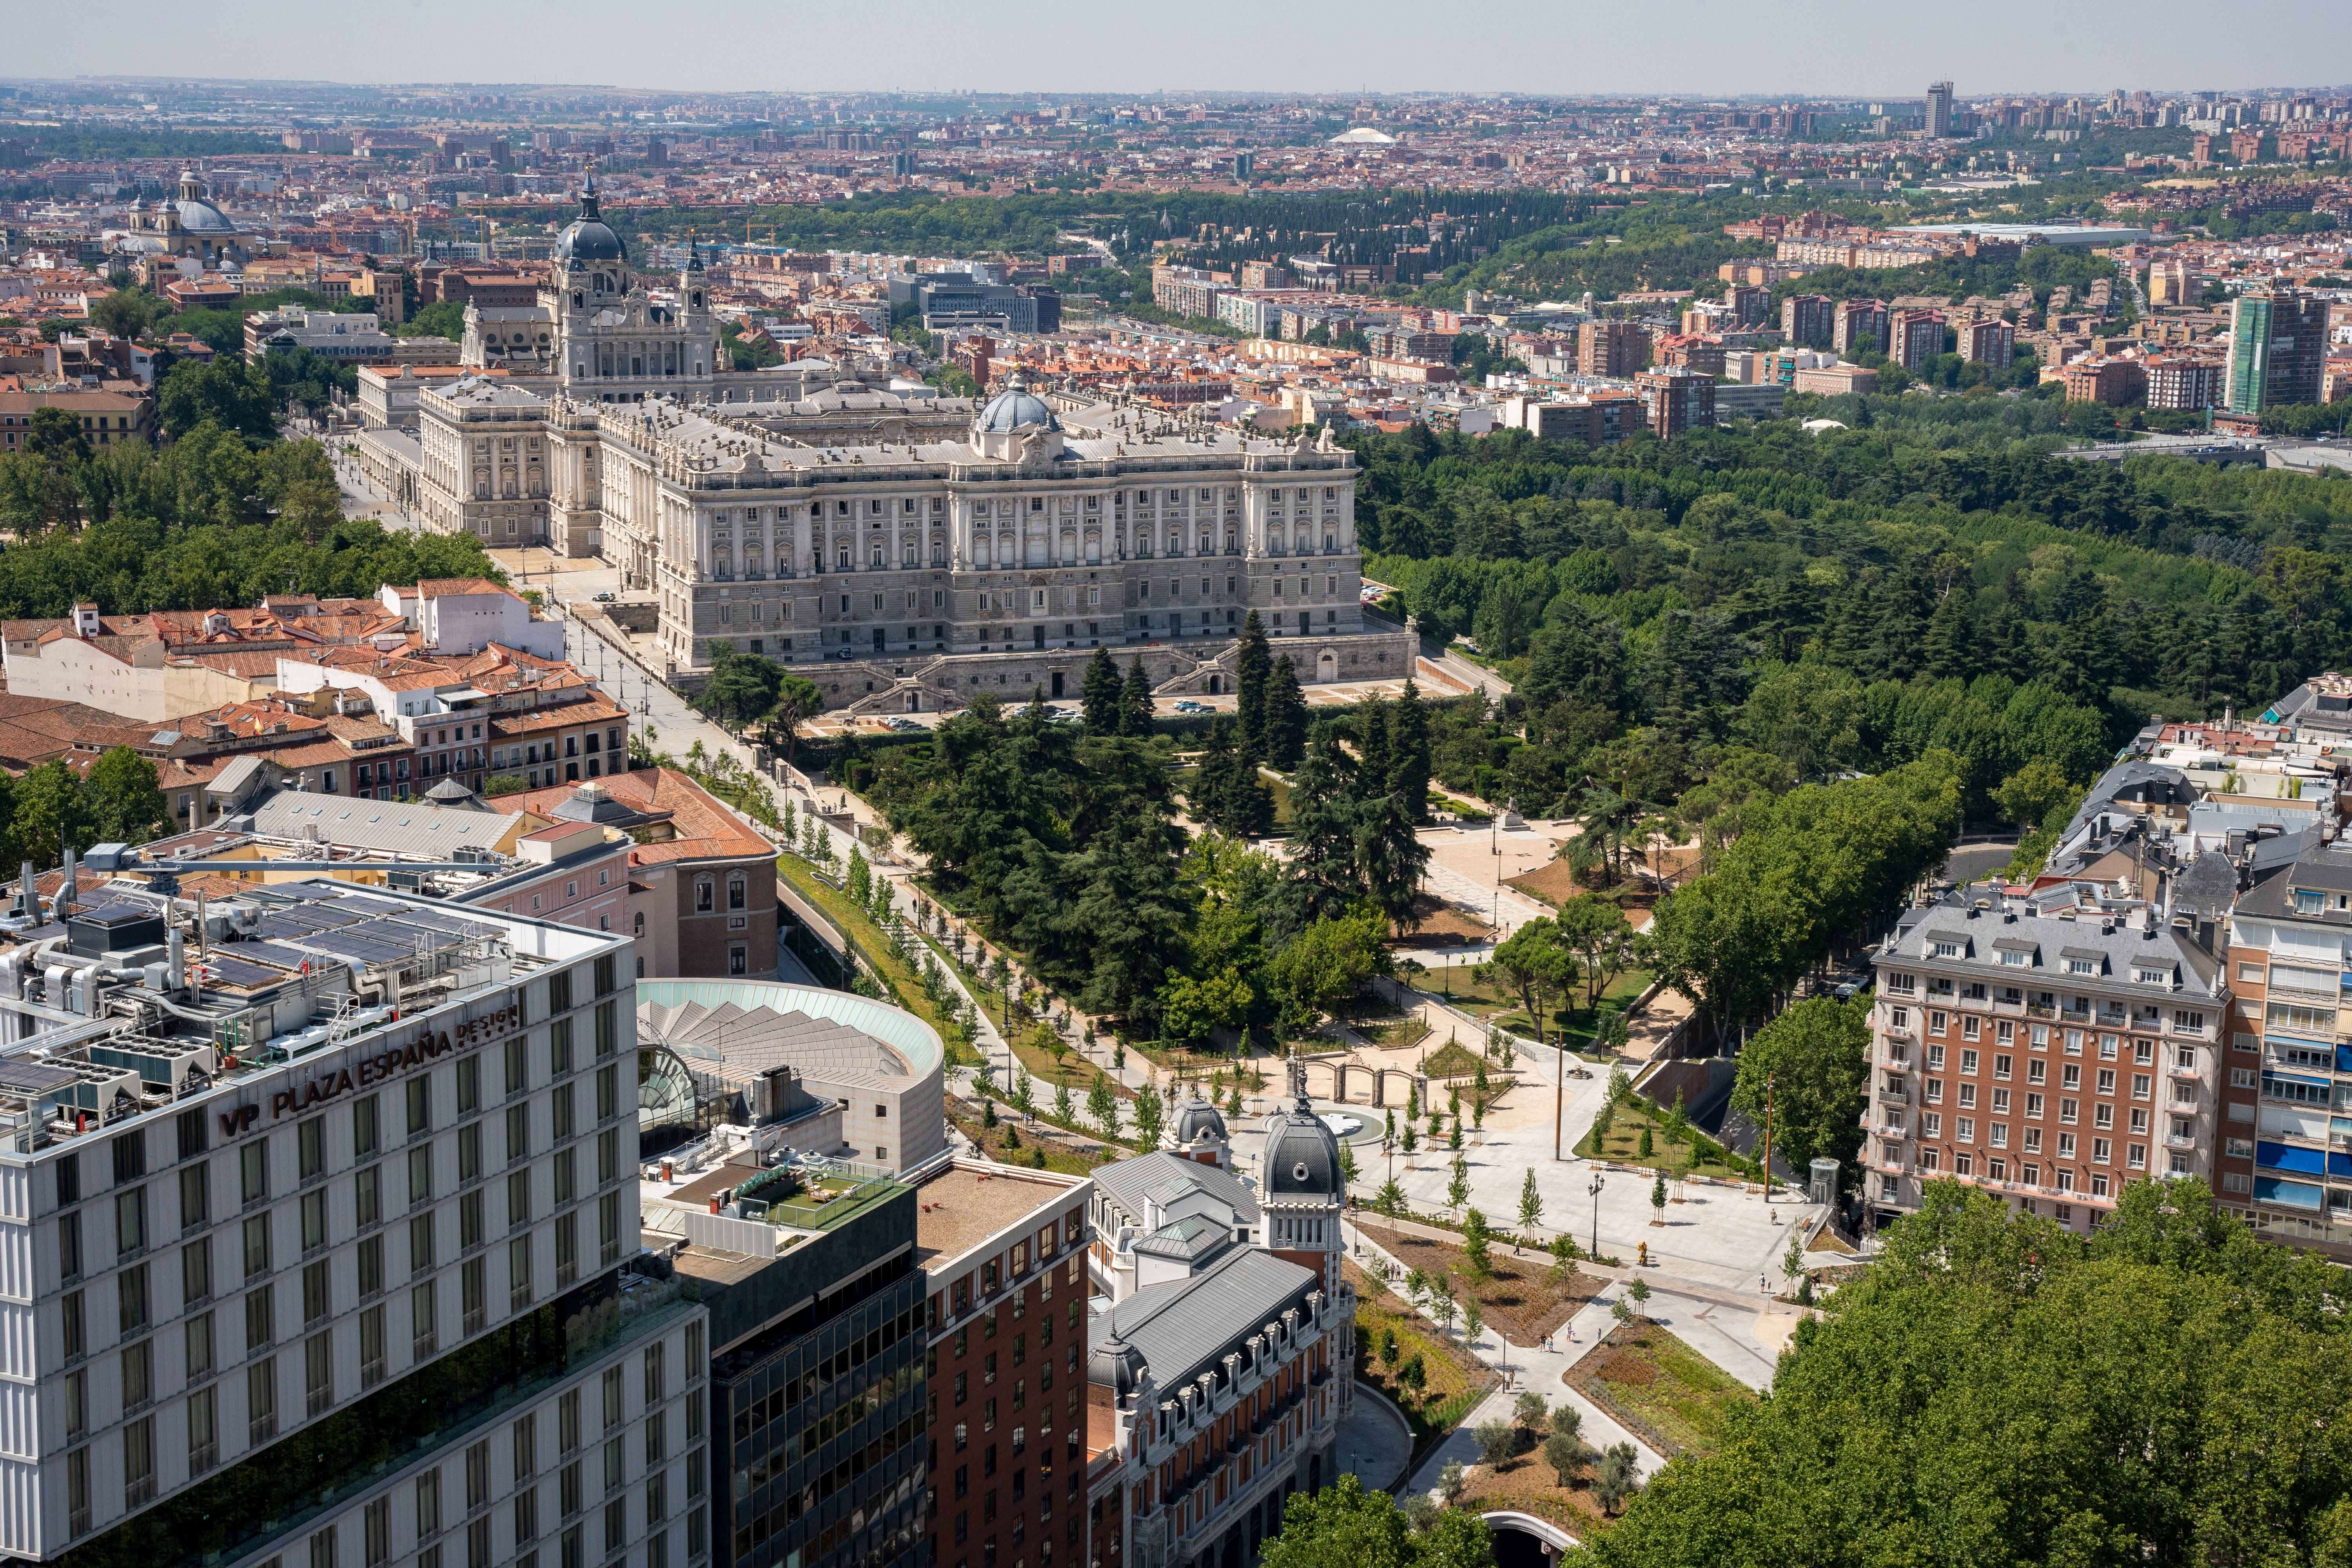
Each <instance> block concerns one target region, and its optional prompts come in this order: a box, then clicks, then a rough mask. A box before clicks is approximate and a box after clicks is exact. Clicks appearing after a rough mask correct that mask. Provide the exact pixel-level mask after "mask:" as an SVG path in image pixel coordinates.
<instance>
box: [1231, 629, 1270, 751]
mask: <svg viewBox="0 0 2352 1568" xmlns="http://www.w3.org/2000/svg"><path fill="white" fill-rule="evenodd" d="M1273 671H1274V656H1273V654H1271V653H1270V652H1268V651H1267V648H1266V643H1265V627H1263V626H1259V625H1258V620H1257V612H1256V611H1255V610H1252V611H1251V612H1250V613H1249V616H1248V618H1247V619H1245V620H1244V621H1243V622H1242V640H1241V643H1240V646H1239V647H1237V648H1236V649H1235V650H1234V691H1235V692H1237V693H1238V694H1239V695H1240V698H1241V701H1240V705H1239V706H1240V715H1241V751H1242V755H1243V756H1244V757H1247V758H1249V759H1250V760H1252V761H1253V762H1263V761H1265V756H1266V747H1265V682H1266V677H1267V676H1269V675H1271V674H1272V673H1273Z"/></svg>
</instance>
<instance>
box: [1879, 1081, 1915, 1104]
mask: <svg viewBox="0 0 2352 1568" xmlns="http://www.w3.org/2000/svg"><path fill="white" fill-rule="evenodd" d="M1878 1098H1879V1099H1880V1100H1892V1101H1893V1102H1894V1103H1895V1104H1897V1105H1908V1104H1910V1103H1911V1090H1910V1089H1909V1088H1908V1087H1907V1086H1906V1085H1904V1084H1901V1083H1881V1084H1880V1085H1879V1086H1878Z"/></svg>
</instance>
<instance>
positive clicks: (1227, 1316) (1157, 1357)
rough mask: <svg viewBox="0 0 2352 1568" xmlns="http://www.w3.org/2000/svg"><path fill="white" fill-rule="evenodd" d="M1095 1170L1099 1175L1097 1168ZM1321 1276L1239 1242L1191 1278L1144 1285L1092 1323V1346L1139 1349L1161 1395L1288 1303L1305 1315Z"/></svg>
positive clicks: (1233, 1346) (1089, 1339)
mask: <svg viewBox="0 0 2352 1568" xmlns="http://www.w3.org/2000/svg"><path fill="white" fill-rule="evenodd" d="M1099 1174H1100V1173H1097V1175H1099ZM1321 1283H1322V1279H1321V1276H1319V1275H1318V1274H1317V1273H1316V1272H1315V1271H1314V1270H1313V1269H1311V1268H1303V1267H1301V1266H1300V1265H1298V1264H1296V1263H1293V1262H1291V1261H1290V1260H1288V1259H1287V1258H1277V1257H1276V1256H1275V1255H1274V1254H1273V1253H1271V1252H1263V1251H1260V1250H1259V1249H1258V1248H1256V1247H1236V1248H1234V1250H1233V1251H1232V1252H1229V1253H1227V1254H1226V1255H1225V1256H1224V1257H1223V1258H1218V1259H1217V1260H1216V1261H1215V1262H1213V1263H1212V1264H1210V1265H1209V1266H1208V1267H1207V1268H1204V1269H1202V1271H1201V1272H1200V1273H1198V1274H1195V1275H1193V1276H1192V1277H1191V1278H1190V1279H1176V1280H1171V1281H1170V1282H1169V1283H1168V1284H1165V1285H1147V1286H1145V1287H1144V1288H1143V1289H1140V1290H1138V1291H1137V1292H1136V1293H1135V1294H1134V1295H1132V1296H1129V1298H1128V1299H1127V1300H1124V1301H1121V1302H1120V1303H1118V1305H1117V1306H1115V1307H1113V1308H1111V1309H1110V1310H1108V1311H1107V1312H1104V1313H1102V1314H1100V1315H1099V1316H1097V1318H1095V1320H1094V1321H1092V1322H1091V1323H1089V1324H1088V1325H1087V1345H1088V1347H1089V1349H1090V1351H1091V1350H1092V1349H1093V1348H1095V1347H1099V1346H1102V1345H1104V1344H1106V1343H1107V1342H1108V1341H1110V1340H1113V1339H1118V1340H1123V1341H1125V1342H1127V1343H1128V1344H1129V1345H1130V1346H1132V1347H1134V1349H1135V1350H1136V1351H1137V1352H1140V1353H1141V1355H1142V1357H1143V1360H1144V1363H1145V1364H1146V1365H1147V1366H1149V1367H1150V1369H1151V1376H1152V1380H1153V1381H1154V1382H1156V1383H1157V1384H1159V1385H1160V1391H1161V1393H1162V1394H1166V1393H1168V1392H1169V1391H1171V1390H1172V1389H1174V1388H1176V1387H1178V1386H1180V1385H1181V1384H1185V1383H1189V1382H1191V1381H1192V1379H1193V1378H1195V1377H1198V1376H1199V1375H1200V1374H1201V1373H1204V1372H1207V1371H1209V1370H1210V1369H1212V1368H1213V1367H1215V1366H1216V1364H1217V1363H1218V1362H1219V1361H1220V1360H1221V1359H1223V1356H1224V1355H1225V1353H1226V1352H1229V1351H1233V1350H1235V1349H1238V1348H1239V1347H1240V1346H1241V1345H1242V1344H1244V1343H1245V1342H1247V1341H1248V1339H1249V1337H1250V1336H1251V1335H1252V1334H1254V1333H1256V1332H1257V1331H1259V1330H1260V1329H1262V1328H1264V1327H1265V1325H1266V1324H1268V1323H1270V1322H1279V1321H1281V1320H1282V1314H1283V1311H1284V1310H1286V1309H1287V1308H1291V1307H1297V1309H1299V1313H1300V1316H1302V1317H1304V1316H1305V1315H1306V1307H1307V1292H1308V1291H1310V1290H1314V1289H1318V1288H1319V1287H1320V1286H1321Z"/></svg>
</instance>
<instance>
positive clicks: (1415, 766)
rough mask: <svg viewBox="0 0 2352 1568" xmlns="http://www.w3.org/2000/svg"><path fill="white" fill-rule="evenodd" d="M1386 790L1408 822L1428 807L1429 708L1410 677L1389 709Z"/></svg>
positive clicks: (1417, 818) (1418, 819) (1417, 819)
mask: <svg viewBox="0 0 2352 1568" xmlns="http://www.w3.org/2000/svg"><path fill="white" fill-rule="evenodd" d="M1389 793H1390V794H1391V795H1394V796H1396V797H1397V803H1398V805H1401V806H1402V807H1403V808H1404V814H1405V819H1406V820H1407V821H1409V822H1419V821H1420V820H1421V819H1422V816H1423V814H1424V813H1426V812H1427V810H1428V809H1429V710H1428V709H1426V708H1424V707H1423V706H1422V702H1421V689H1420V688H1419V687H1417V686H1415V685H1414V684H1413V683H1412V680H1411V679H1409V678H1408V679H1406V681H1405V683H1404V692H1403V694H1402V696H1400V697H1399V698H1398V699H1397V704H1396V706H1395V707H1394V708H1392V709H1391V710H1389Z"/></svg>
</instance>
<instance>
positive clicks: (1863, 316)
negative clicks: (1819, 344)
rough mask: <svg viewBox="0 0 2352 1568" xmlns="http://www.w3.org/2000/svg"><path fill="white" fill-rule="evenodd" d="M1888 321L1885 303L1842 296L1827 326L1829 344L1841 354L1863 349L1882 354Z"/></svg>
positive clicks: (1859, 351)
mask: <svg viewBox="0 0 2352 1568" xmlns="http://www.w3.org/2000/svg"><path fill="white" fill-rule="evenodd" d="M1888 321H1889V317H1888V314H1887V310H1886V307H1885V305H1883V304H1881V303H1879V302H1878V301H1877V300H1839V301H1838V304H1837V310H1836V311H1835V313H1834V319H1833V321H1832V325H1831V329H1830V347H1831V348H1832V349H1834V350H1836V351H1837V352H1838V353H1840V354H1858V353H1863V352H1864V350H1868V351H1870V352H1872V353H1882V354H1883V353H1885V352H1886V343H1887V324H1888Z"/></svg>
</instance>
